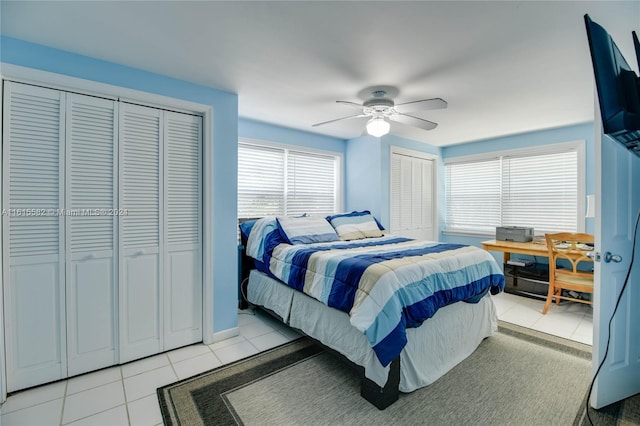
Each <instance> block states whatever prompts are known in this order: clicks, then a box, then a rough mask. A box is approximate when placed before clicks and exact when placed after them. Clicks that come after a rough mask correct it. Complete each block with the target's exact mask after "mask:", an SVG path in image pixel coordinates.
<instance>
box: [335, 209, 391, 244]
mask: <svg viewBox="0 0 640 426" xmlns="http://www.w3.org/2000/svg"><path fill="white" fill-rule="evenodd" d="M327 219H328V220H329V222H330V223H331V226H333V227H334V228H335V230H336V232H337V233H338V236H339V237H340V239H341V240H346V241H350V240H360V239H362V238H374V237H382V236H383V235H384V232H382V230H381V229H380V227H379V226H378V221H377V220H375V219H374V217H373V216H372V215H371V214H370V213H368V212H352V213H345V214H338V215H333V216H329V217H328V218H327Z"/></svg>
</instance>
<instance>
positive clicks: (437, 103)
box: [394, 98, 448, 114]
mask: <svg viewBox="0 0 640 426" xmlns="http://www.w3.org/2000/svg"><path fill="white" fill-rule="evenodd" d="M447 105H448V104H447V101H445V100H444V99H441V98H433V99H422V100H420V101H413V102H405V103H403V104H397V105H396V106H395V107H394V108H395V110H396V111H398V112H399V113H401V114H404V113H407V112H414V111H424V110H427V109H443V108H446V107H447Z"/></svg>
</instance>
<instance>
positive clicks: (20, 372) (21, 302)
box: [2, 82, 67, 392]
mask: <svg viewBox="0 0 640 426" xmlns="http://www.w3.org/2000/svg"><path fill="white" fill-rule="evenodd" d="M3 102H4V105H3V111H4V116H3V179H2V180H3V182H2V185H3V200H2V201H3V206H2V208H3V210H4V212H3V239H4V240H3V264H4V265H5V268H4V270H3V274H4V277H3V281H4V291H5V299H4V300H5V333H6V346H5V351H6V362H7V366H6V367H7V368H6V371H7V391H9V392H11V391H14V390H18V389H22V388H25V387H29V386H33V385H36V384H40V383H45V382H48V381H52V380H57V379H60V378H63V377H65V375H66V369H67V366H66V351H65V345H64V342H65V340H66V336H65V326H64V321H65V315H64V312H65V288H64V282H65V281H64V280H65V277H64V266H63V265H64V263H63V262H64V235H62V233H61V231H62V229H63V226H64V224H63V222H62V220H63V219H62V217H60V216H58V214H57V212H58V211H59V210H60V209H61V208H63V207H64V191H63V189H62V187H61V182H62V181H63V179H64V178H63V176H62V175H61V170H62V164H63V163H64V94H62V93H61V92H58V91H56V90H49V89H43V88H40V87H33V86H28V85H23V84H18V83H13V82H5V86H4V101H3Z"/></svg>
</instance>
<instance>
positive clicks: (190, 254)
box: [163, 112, 202, 350]
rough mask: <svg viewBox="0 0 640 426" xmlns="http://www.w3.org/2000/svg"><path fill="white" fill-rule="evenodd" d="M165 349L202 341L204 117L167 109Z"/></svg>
mask: <svg viewBox="0 0 640 426" xmlns="http://www.w3.org/2000/svg"><path fill="white" fill-rule="evenodd" d="M164 114H165V115H164V117H165V121H164V122H165V126H164V127H165V147H166V148H165V153H166V155H165V174H164V182H165V194H166V196H165V199H166V206H167V208H166V212H167V215H166V227H164V228H165V229H166V244H165V247H166V249H165V253H164V313H163V317H164V339H165V340H164V349H165V350H168V349H173V348H176V347H180V346H184V345H188V344H191V343H194V342H198V341H201V340H202V251H201V247H202V226H201V214H200V212H201V211H202V205H201V198H202V197H201V195H200V194H201V193H202V191H201V181H202V178H201V175H200V170H201V167H200V163H201V156H200V149H201V146H200V141H201V140H202V119H201V118H200V117H196V116H192V115H187V114H179V113H173V112H165V113H164Z"/></svg>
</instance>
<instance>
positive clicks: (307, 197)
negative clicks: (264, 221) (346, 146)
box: [238, 142, 340, 218]
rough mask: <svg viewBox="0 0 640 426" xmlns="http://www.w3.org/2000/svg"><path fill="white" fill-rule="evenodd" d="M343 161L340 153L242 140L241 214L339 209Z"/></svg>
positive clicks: (313, 213) (262, 214) (333, 210)
mask: <svg viewBox="0 0 640 426" xmlns="http://www.w3.org/2000/svg"><path fill="white" fill-rule="evenodd" d="M339 164H340V161H339V156H337V155H330V154H321V153H317V152H312V151H305V150H302V149H300V150H297V149H296V150H292V149H288V148H282V147H275V146H267V145H259V144H253V143H246V142H240V143H239V148H238V217H239V218H252V217H262V216H268V215H286V216H289V215H300V214H304V213H307V214H311V215H328V214H332V213H336V212H337V211H338V209H339V195H338V194H339V189H340V188H339V184H340V183H339V182H340V176H339V173H340V172H339Z"/></svg>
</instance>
